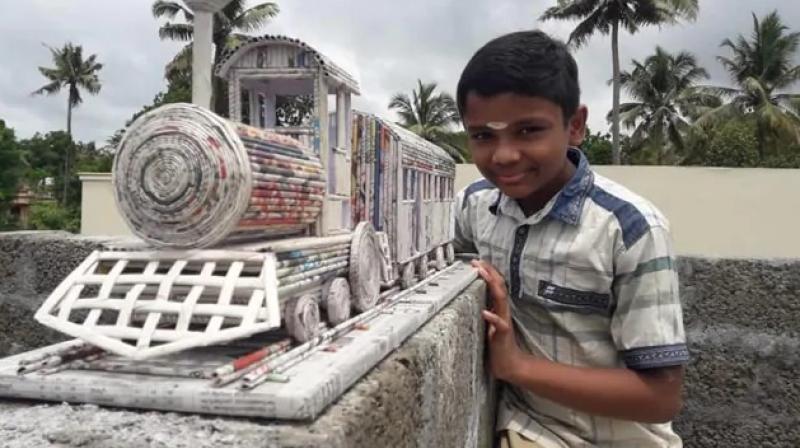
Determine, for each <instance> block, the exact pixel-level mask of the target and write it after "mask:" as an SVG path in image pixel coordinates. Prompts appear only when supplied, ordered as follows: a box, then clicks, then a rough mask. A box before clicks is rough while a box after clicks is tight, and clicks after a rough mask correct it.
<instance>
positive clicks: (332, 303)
mask: <svg viewBox="0 0 800 448" xmlns="http://www.w3.org/2000/svg"><path fill="white" fill-rule="evenodd" d="M325 286H326V290H324V291H323V296H322V297H323V301H322V303H323V304H324V306H325V311H326V313H327V314H328V322H329V323H330V324H331V325H339V324H340V323H342V322H344V321H346V320H347V319H349V318H350V307H351V306H352V304H351V303H350V284H349V283H347V279H345V278H342V277H336V278H335V279H333V281H331V282H330V283H329V284H327V285H325Z"/></svg>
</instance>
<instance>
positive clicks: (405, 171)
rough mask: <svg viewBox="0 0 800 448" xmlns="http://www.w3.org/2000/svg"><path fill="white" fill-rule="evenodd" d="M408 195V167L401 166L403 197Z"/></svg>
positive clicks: (406, 197) (405, 197)
mask: <svg viewBox="0 0 800 448" xmlns="http://www.w3.org/2000/svg"><path fill="white" fill-rule="evenodd" d="M408 197H409V195H408V168H403V199H408Z"/></svg>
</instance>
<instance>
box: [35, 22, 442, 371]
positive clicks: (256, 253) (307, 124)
mask: <svg viewBox="0 0 800 448" xmlns="http://www.w3.org/2000/svg"><path fill="white" fill-rule="evenodd" d="M216 75H217V76H219V77H220V78H223V79H225V80H226V81H227V82H228V86H229V115H230V120H228V119H224V118H221V117H220V116H218V115H216V114H214V113H212V112H210V111H208V110H207V109H204V108H201V107H199V106H194V105H189V104H171V105H167V106H163V107H161V108H158V109H155V110H153V111H151V112H149V113H147V114H145V115H143V116H142V117H140V118H139V119H137V120H136V121H135V122H134V123H132V124H131V126H130V127H129V128H128V129H127V131H126V133H125V137H124V138H123V140H122V142H121V143H120V146H119V148H118V151H117V154H116V157H115V161H114V167H113V176H112V178H113V185H114V192H115V197H116V202H117V205H118V208H119V210H120V213H121V215H122V217H123V219H124V220H125V221H126V223H127V224H128V225H129V227H130V229H131V231H132V232H133V233H134V234H135V235H136V236H137V237H139V238H140V239H141V240H142V243H136V244H128V245H120V246H119V247H112V248H108V249H104V250H101V251H96V252H94V253H92V254H91V255H90V256H89V257H88V258H87V259H86V260H85V261H84V262H83V263H82V264H81V265H80V266H79V267H78V268H77V269H75V270H74V271H73V272H72V274H70V275H69V276H68V277H67V278H66V279H65V280H64V281H63V282H62V283H61V284H60V285H59V286H58V287H57V288H56V290H54V291H53V293H52V294H51V295H50V297H49V298H48V299H47V300H46V301H45V303H44V304H43V306H42V307H41V308H40V310H39V311H38V312H37V313H36V318H37V319H38V320H39V321H40V322H42V323H43V324H45V325H48V326H50V327H53V328H56V329H58V330H60V331H62V332H64V333H67V334H69V335H72V336H74V337H78V338H81V339H83V340H85V341H87V342H90V343H91V344H94V345H97V346H99V347H101V348H103V349H105V350H109V351H112V352H115V353H117V354H120V355H123V356H127V357H132V358H139V359H142V358H148V357H152V356H158V355H162V354H166V353H171V352H176V351H180V350H184V349H188V348H191V347H196V346H202V345H209V344H217V343H221V342H225V341H229V340H233V339H237V338H244V337H248V336H250V335H253V334H255V333H259V332H263V331H267V330H270V329H274V328H278V327H283V328H285V329H286V330H287V331H288V333H289V334H290V335H291V336H293V337H294V338H295V339H296V340H298V341H301V342H304V341H308V340H311V339H313V338H314V337H315V336H316V335H318V334H319V332H320V330H321V328H323V327H324V326H325V324H324V322H325V321H327V324H328V325H330V326H341V325H347V323H348V322H352V321H356V320H359V319H354V316H356V315H363V314H364V313H369V312H371V310H373V311H374V309H375V307H376V304H377V303H378V302H379V300H380V298H381V297H385V296H387V295H389V294H391V293H392V292H393V291H397V290H399V289H404V288H408V287H409V286H411V285H413V284H414V283H415V282H417V281H418V280H420V279H422V278H425V277H426V276H428V275H429V274H430V272H433V271H435V270H441V269H444V268H445V267H446V266H447V265H449V264H451V263H453V262H454V253H453V247H452V244H451V238H452V230H451V225H450V223H451V216H450V215H451V208H452V204H453V197H454V191H453V190H454V178H455V163H454V161H453V159H452V158H451V157H450V156H449V155H448V154H447V153H446V152H445V151H444V150H443V149H442V148H440V147H438V146H436V145H434V144H432V143H430V142H428V141H426V140H424V139H422V138H420V137H418V136H417V135H415V134H413V133H411V132H409V131H407V130H406V129H403V128H402V127H400V126H398V125H396V124H394V123H391V122H389V121H386V120H383V119H380V118H378V117H375V116H371V115H369V114H364V113H359V112H354V111H353V110H352V107H351V101H350V98H351V95H352V94H358V93H359V87H358V84H357V82H356V81H355V80H354V79H353V78H352V77H351V76H350V75H348V74H347V73H346V72H345V71H344V70H342V69H341V68H339V67H337V66H336V65H334V64H333V63H332V62H330V60H328V59H327V58H325V57H324V56H322V55H321V54H320V53H318V52H317V51H315V50H314V49H312V48H310V47H309V46H308V45H306V44H304V43H302V42H300V41H297V40H294V39H289V38H286V37H281V36H264V37H260V38H252V39H250V40H249V41H245V42H243V43H242V44H240V45H239V46H238V47H237V48H235V49H233V50H231V51H229V52H228V53H227V54H226V55H225V56H224V57H223V58H222V62H220V64H218V65H217V67H216Z"/></svg>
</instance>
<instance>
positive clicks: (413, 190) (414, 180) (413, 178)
mask: <svg viewBox="0 0 800 448" xmlns="http://www.w3.org/2000/svg"><path fill="white" fill-rule="evenodd" d="M409 171H411V184H410V185H411V195H410V196H409V197H408V198H409V199H414V198H415V197H416V194H415V193H416V191H417V171H416V170H414V169H410V170H409Z"/></svg>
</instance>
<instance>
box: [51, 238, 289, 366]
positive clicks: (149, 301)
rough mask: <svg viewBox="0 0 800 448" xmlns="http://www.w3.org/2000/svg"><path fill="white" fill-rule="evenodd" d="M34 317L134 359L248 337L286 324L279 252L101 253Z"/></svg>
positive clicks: (82, 268)
mask: <svg viewBox="0 0 800 448" xmlns="http://www.w3.org/2000/svg"><path fill="white" fill-rule="evenodd" d="M35 317H36V320H38V321H39V322H41V323H42V324H44V325H47V326H49V327H51V328H54V329H56V330H59V331H61V332H63V333H66V334H69V335H71V336H74V337H77V338H81V339H83V340H85V341H86V342H89V343H91V344H94V345H96V346H99V347H102V348H103V349H106V350H108V351H111V352H114V353H117V354H119V355H122V356H126V357H129V358H134V359H144V358H150V357H154V356H160V355H164V354H167V353H174V352H177V351H181V350H185V349H188V348H192V347H199V346H205V345H210V344H218V343H222V342H226V341H230V340H234V339H239V338H245V337H249V336H251V335H253V334H255V333H259V332H263V331H267V330H269V329H272V328H276V327H279V326H280V325H281V311H280V303H279V301H278V293H277V278H276V260H275V255H274V254H272V253H254V252H243V251H225V250H193V251H158V252H152V251H130V252H119V251H95V252H93V253H92V254H91V255H90V256H89V257H88V258H87V259H86V260H85V261H84V262H83V263H81V265H80V266H78V268H76V269H75V270H74V271H73V272H72V273H71V274H70V275H69V276H68V277H67V278H66V279H65V280H64V281H63V282H61V284H60V285H59V286H58V287H57V288H56V289H55V290H54V291H53V293H52V294H50V296H49V297H48V298H47V300H46V301H45V302H44V304H43V305H42V306H41V308H39V310H38V311H37V312H36V316H35Z"/></svg>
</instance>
